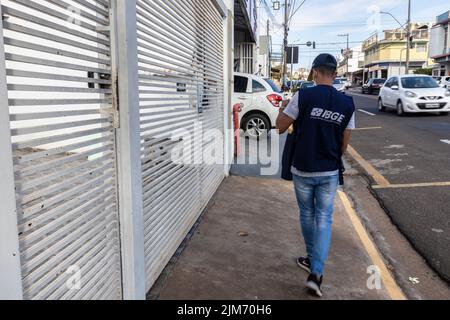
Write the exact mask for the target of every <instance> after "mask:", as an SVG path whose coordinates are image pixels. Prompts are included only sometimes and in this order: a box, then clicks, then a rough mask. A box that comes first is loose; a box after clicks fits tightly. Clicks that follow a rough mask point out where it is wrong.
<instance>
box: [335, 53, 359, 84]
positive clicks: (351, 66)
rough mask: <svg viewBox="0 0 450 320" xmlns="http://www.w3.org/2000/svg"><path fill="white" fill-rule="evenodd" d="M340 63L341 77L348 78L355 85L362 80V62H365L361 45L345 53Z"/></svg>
mask: <svg viewBox="0 0 450 320" xmlns="http://www.w3.org/2000/svg"><path fill="white" fill-rule="evenodd" d="M347 55H348V59H347ZM338 61H339V65H338V75H339V76H341V77H344V76H345V77H347V78H348V80H349V81H351V83H353V84H356V83H357V82H358V81H361V80H362V62H363V61H364V53H363V51H362V47H361V45H359V46H355V47H353V48H351V49H350V50H349V52H348V53H347V52H345V51H344V53H343V54H341V55H340V56H339V59H338ZM347 64H348V67H347Z"/></svg>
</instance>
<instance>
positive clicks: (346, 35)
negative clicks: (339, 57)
mask: <svg viewBox="0 0 450 320" xmlns="http://www.w3.org/2000/svg"><path fill="white" fill-rule="evenodd" d="M338 37H346V38H347V51H346V52H345V64H346V65H347V70H346V74H345V76H346V77H348V71H349V69H348V62H349V58H350V57H349V53H350V41H349V37H350V34H348V33H346V34H338Z"/></svg>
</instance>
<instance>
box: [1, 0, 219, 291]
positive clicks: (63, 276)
mask: <svg viewBox="0 0 450 320" xmlns="http://www.w3.org/2000/svg"><path fill="white" fill-rule="evenodd" d="M0 4H1V11H0V14H2V25H1V26H0V71H1V72H0V107H1V108H0V148H1V149H2V151H4V154H5V155H6V157H4V158H3V159H1V162H0V163H1V164H2V165H4V167H2V168H0V178H1V179H4V180H5V181H4V183H5V184H4V186H3V185H0V193H2V194H1V196H2V200H3V199H4V200H5V201H4V204H3V208H4V210H5V213H2V216H0V220H1V221H0V222H2V223H4V224H3V225H0V232H3V233H4V234H2V235H1V236H2V239H5V242H8V243H5V246H2V247H0V259H1V260H2V265H0V272H5V274H6V273H8V274H9V272H11V276H12V278H14V279H12V280H11V281H9V280H8V281H5V279H6V278H7V275H5V274H4V275H0V280H1V281H2V283H1V284H2V285H3V284H5V286H8V288H9V287H11V288H12V289H14V290H15V292H14V294H11V296H15V297H23V298H25V299H121V298H144V297H145V291H146V290H149V289H150V288H151V286H152V285H153V283H154V282H155V280H156V279H157V277H158V276H159V274H160V273H161V271H162V270H163V268H164V267H165V265H166V264H167V262H168V261H169V259H170V257H171V256H172V255H173V254H174V252H175V250H176V249H177V247H178V246H179V245H180V243H181V242H182V240H183V239H184V237H185V236H186V235H187V233H188V231H189V229H190V228H191V227H192V225H193V224H194V222H195V221H196V219H197V218H198V217H199V215H200V214H201V212H202V210H203V209H204V208H205V206H206V204H207V203H208V201H209V200H210V199H211V197H212V195H213V194H214V192H215V191H216V189H217V187H218V186H219V184H220V183H221V181H222V179H223V178H224V163H223V162H224V156H223V151H224V145H223V144H224V141H223V139H224V130H223V129H224V112H225V110H223V106H224V88H223V87H224V83H223V78H224V75H223V68H224V65H223V63H224V48H223V42H224V39H223V28H224V26H223V16H224V14H225V13H224V4H223V2H220V3H219V2H218V1H217V0H193V1H192V0H180V1H166V0H117V1H116V0H0ZM219 11H221V12H219ZM3 48H4V51H5V52H3ZM5 82H6V83H5ZM8 118H9V119H8ZM174 137H175V138H174ZM10 147H11V148H10ZM186 147H190V151H192V152H191V153H189V152H188V153H186V154H184V155H183V160H185V161H182V162H180V161H174V158H173V157H172V155H173V154H174V151H176V150H181V149H183V148H186ZM9 149H11V150H12V152H10V151H9ZM204 154H205V155H209V156H210V157H209V158H204V157H203V155H204ZM188 159H190V160H188ZM11 160H12V161H11ZM2 182H3V181H2ZM14 188H15V190H12V189H14ZM14 191H15V196H14ZM15 211H17V212H15ZM16 213H17V217H15V215H16ZM13 215H14V217H13ZM16 227H17V228H16ZM17 234H18V235H19V236H18V237H17ZM2 245H3V244H2ZM16 255H17V256H18V257H16ZM3 260H5V261H3ZM3 262H5V263H4V264H3ZM18 269H20V270H18ZM18 288H19V289H18ZM0 290H5V289H3V288H0ZM2 296H3V295H2V292H1V291H0V297H2Z"/></svg>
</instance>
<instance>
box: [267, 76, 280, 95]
mask: <svg viewBox="0 0 450 320" xmlns="http://www.w3.org/2000/svg"><path fill="white" fill-rule="evenodd" d="M264 81H266V82H267V83H268V84H269V85H270V87H271V88H272V90H273V91H275V92H277V93H281V89H280V88H278V87H277V85H276V84H275V82H273V81H272V80H271V79H264Z"/></svg>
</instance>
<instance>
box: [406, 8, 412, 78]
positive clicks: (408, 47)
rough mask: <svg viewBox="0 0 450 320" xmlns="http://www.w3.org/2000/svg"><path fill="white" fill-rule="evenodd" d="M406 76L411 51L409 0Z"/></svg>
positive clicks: (409, 10)
mask: <svg viewBox="0 0 450 320" xmlns="http://www.w3.org/2000/svg"><path fill="white" fill-rule="evenodd" d="M406 45H407V48H406V72H405V73H406V74H409V59H410V49H411V0H408V22H407V26H406Z"/></svg>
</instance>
